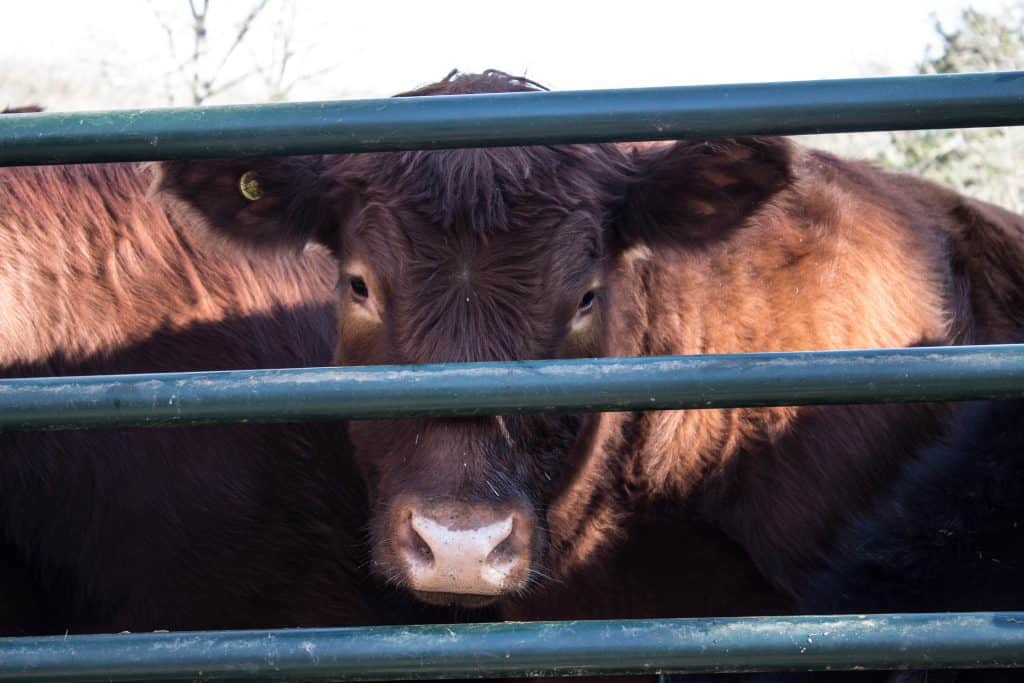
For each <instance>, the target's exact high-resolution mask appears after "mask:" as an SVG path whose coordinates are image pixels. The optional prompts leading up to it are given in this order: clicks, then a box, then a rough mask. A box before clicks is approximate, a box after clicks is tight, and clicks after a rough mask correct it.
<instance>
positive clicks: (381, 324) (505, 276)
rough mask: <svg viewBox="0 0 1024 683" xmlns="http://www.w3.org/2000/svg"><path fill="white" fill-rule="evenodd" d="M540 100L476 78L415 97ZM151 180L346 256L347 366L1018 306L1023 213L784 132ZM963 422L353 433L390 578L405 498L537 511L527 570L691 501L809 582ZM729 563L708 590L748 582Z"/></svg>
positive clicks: (774, 421)
mask: <svg viewBox="0 0 1024 683" xmlns="http://www.w3.org/2000/svg"><path fill="white" fill-rule="evenodd" d="M531 88H532V86H531V85H530V84H529V83H524V82H523V81H521V80H515V81H510V80H509V78H508V77H506V76H504V75H502V74H485V75H482V76H461V77H460V76H455V77H450V78H449V79H446V80H445V81H443V82H441V83H439V84H435V85H433V86H428V87H426V88H424V89H421V90H420V91H417V92H413V93H411V94H412V95H417V94H419V95H422V94H432V95H433V94H445V93H450V94H460V93H468V92H495V91H498V90H501V89H505V90H528V89H531ZM296 166H299V167H301V169H302V170H301V172H298V173H296V172H295V171H294V169H295V167H296ZM246 170H255V171H256V172H257V174H259V175H260V176H261V177H266V178H267V183H266V185H267V187H268V190H269V191H268V196H267V197H266V198H265V199H261V200H259V201H257V202H251V203H250V202H247V201H246V200H245V199H244V198H242V197H241V195H240V194H239V193H238V192H237V191H232V190H231V189H230V188H232V187H233V185H234V184H237V181H238V178H239V177H240V176H241V174H242V173H243V172H245V171H246ZM159 187H160V189H161V190H162V191H163V192H164V193H165V194H167V195H169V196H173V197H175V198H176V199H177V200H178V201H182V202H184V203H185V204H187V205H188V206H189V207H190V210H192V211H195V212H197V214H198V215H201V216H202V217H203V218H205V219H206V221H207V223H208V225H209V227H210V228H211V229H212V230H214V231H216V232H218V233H220V234H225V235H229V236H232V237H234V238H236V239H238V240H240V241H243V242H249V243H257V244H261V245H264V246H265V245H267V244H271V243H274V244H280V243H289V244H293V245H302V244H304V243H305V242H306V241H307V240H310V239H312V240H314V241H319V242H321V243H323V244H325V245H326V246H328V247H329V248H330V249H331V250H332V252H333V253H334V254H335V256H336V257H337V258H338V261H339V264H340V267H341V274H342V275H341V280H340V282H339V295H340V308H339V311H340V315H339V319H340V323H339V324H340V342H339V347H338V350H337V353H336V361H337V362H339V363H343V364H366V363H415V362H445V361H468V360H525V359H534V358H552V357H560V356H569V355H580V356H585V355H595V356H597V355H601V356H637V355H657V354H703V353H727V352H755V351H789V350H809V349H840V348H868V347H905V346H913V345H921V344H960V343H965V342H989V341H996V340H999V339H1001V338H1002V337H1003V335H1004V334H1005V333H1007V331H1010V330H1013V329H1016V328H1017V326H1018V325H1019V324H1020V322H1021V320H1020V318H1021V317H1022V315H1021V311H1022V308H1021V306H1020V304H1021V303H1022V301H1021V296H1022V294H1024V280H1022V273H1024V267H1022V266H1021V265H1020V264H1021V263H1024V260H1022V256H1024V249H1022V239H1024V221H1022V220H1021V218H1020V217H1018V216H1014V215H1012V214H1009V213H1007V212H1004V211H1001V210H999V209H997V208H995V207H992V206H989V205H986V204H983V203H981V202H976V201H973V200H970V199H967V198H964V197H961V196H959V195H957V194H955V193H953V192H951V191H949V190H946V189H944V188H941V187H938V186H935V185H933V184H930V183H926V182H924V181H920V180H916V179H912V178H908V177H905V176H901V175H895V174H890V173H885V172H883V171H880V170H878V169H875V168H873V167H871V166H869V165H866V164H861V163H857V162H849V161H844V160H840V159H837V158H835V157H833V156H830V155H828V154H825V153H821V152H815V151H812V150H808V149H804V148H802V147H799V146H798V145H796V144H794V143H792V142H790V141H787V140H785V139H779V138H737V139H724V140H716V141H682V142H678V143H674V144H667V145H651V146H642V145H641V146H635V147H633V148H631V147H629V146H613V145H572V146H560V147H531V148H499V149H485V150H453V151H433V152H403V153H387V154H377V155H347V156H338V157H326V158H325V157H318V158H316V159H308V160H300V159H292V160H288V161H287V162H281V161H275V160H272V159H256V160H224V161H217V162H204V161H197V162H169V163H166V164H164V165H163V176H162V180H161V182H160V185H159ZM279 207H285V209H286V210H285V211H281V210H279ZM297 216H298V217H302V218H303V220H296V217H297ZM363 284H365V286H366V289H367V290H368V292H369V296H364V295H361V294H359V293H358V292H359V291H360V290H361V289H362V286H363ZM590 297H593V298H592V301H593V303H592V304H587V303H586V302H588V301H591V299H590ZM949 411H950V408H949V407H947V406H941V405H892V406H856V407H844V406H839V407H802V408H766V409H732V410H688V411H654V412H648V413H637V414H602V415H587V416H519V417H506V418H505V420H504V427H503V428H502V427H501V425H499V424H498V423H497V421H495V420H494V419H492V418H488V419H476V420H463V421H450V420H419V421H412V420H407V421H376V422H365V423H356V424H353V425H352V428H351V434H352V438H353V440H354V442H355V444H356V446H357V452H358V453H357V455H358V460H359V462H360V464H361V466H362V471H363V473H364V476H365V477H366V479H367V482H368V485H369V488H370V495H371V501H372V503H373V505H374V508H373V523H372V526H371V529H372V532H373V540H374V553H375V560H376V563H377V568H378V571H379V572H381V573H382V574H384V575H386V576H388V577H389V578H390V579H391V580H393V581H394V582H395V583H396V584H398V585H402V583H403V575H402V569H401V566H400V564H399V563H398V562H397V561H396V558H395V556H394V553H393V551H392V549H391V544H392V540H391V532H390V530H389V527H388V525H387V524H386V523H385V522H384V520H386V519H387V514H388V509H389V506H390V505H391V504H392V501H393V500H394V499H395V498H396V496H399V495H412V494H415V495H418V496H421V497H423V498H424V499H431V498H456V499H460V500H472V501H477V502H478V503H480V504H486V501H488V500H491V501H503V502H507V501H517V504H519V505H523V506H526V507H529V508H530V509H531V510H532V511H533V513H534V514H535V515H536V517H537V518H538V519H541V520H544V522H543V523H542V524H541V525H540V526H541V529H540V531H541V532H543V533H538V534H537V535H536V538H537V539H538V540H537V544H536V547H535V548H533V562H534V569H535V573H534V579H535V580H536V582H537V583H542V581H541V579H542V578H543V577H544V576H545V575H553V576H554V577H556V578H559V577H568V576H572V575H573V572H574V571H577V570H578V569H579V568H580V567H593V566H595V565H599V564H600V562H601V558H603V557H605V555H604V554H603V553H604V552H605V549H606V548H607V547H609V543H612V542H614V541H616V540H621V539H622V538H623V536H624V535H625V531H624V530H625V529H626V528H627V526H628V525H629V524H631V523H632V522H631V521H630V520H631V519H632V517H633V516H634V514H635V513H636V511H637V510H638V509H639V508H641V507H643V506H644V505H646V504H648V503H650V502H656V501H661V502H663V503H665V504H667V505H669V506H676V507H677V508H682V507H685V508H692V509H694V510H696V511H697V512H698V514H699V515H700V518H701V519H702V520H703V522H704V523H706V524H707V525H708V528H710V529H713V530H715V533H721V534H723V535H724V536H725V537H727V538H729V539H731V540H732V541H733V542H735V544H736V548H738V549H740V554H741V555H742V554H743V553H746V554H748V555H749V558H750V560H752V561H753V563H754V565H755V566H756V567H757V568H758V569H759V570H760V572H761V573H762V575H763V576H764V577H765V578H766V579H767V580H768V582H769V583H770V584H771V586H773V587H774V589H775V590H781V591H784V592H786V593H789V594H792V593H793V592H796V591H798V590H799V587H800V585H801V583H802V581H803V580H804V578H805V577H806V575H807V573H808V572H809V571H811V570H813V569H814V568H815V567H817V566H818V565H819V563H820V561H821V558H822V556H823V554H825V553H826V552H827V551H828V548H829V544H830V543H831V542H832V537H833V534H834V530H835V529H836V528H837V526H838V525H839V524H841V523H842V522H843V520H844V519H845V518H847V517H848V516H849V515H850V514H851V513H853V512H855V511H857V510H860V509H862V508H863V507H864V506H865V505H866V504H867V502H868V501H869V499H870V498H871V497H872V495H873V494H874V492H876V491H877V490H879V488H880V487H881V486H882V485H883V484H884V483H885V482H886V481H887V480H888V479H889V478H890V477H891V476H892V473H893V471H894V469H895V468H896V466H897V465H898V464H899V463H900V462H901V461H902V460H903V459H905V458H907V457H908V455H909V454H910V453H911V452H913V451H914V449H915V448H917V447H918V446H920V445H921V444H925V443H928V442H930V441H931V440H932V439H934V438H935V437H936V436H937V435H938V434H939V433H941V431H942V430H943V426H944V424H945V423H946V421H947V417H948V413H949ZM690 540H691V539H687V542H689V541H690ZM692 542H693V543H695V544H699V545H703V544H705V543H707V541H706V540H705V539H702V538H701V534H694V536H693V538H692ZM721 542H722V543H724V541H721ZM722 547H724V546H722ZM680 561H682V560H680ZM726 564H728V563H726ZM726 564H723V565H722V567H723V572H724V573H716V572H715V571H713V570H712V569H708V571H707V578H706V581H707V582H708V584H709V585H719V586H721V585H723V584H727V583H728V581H729V580H730V576H732V574H730V573H729V572H732V571H737V572H741V571H742V570H741V569H726V568H725V567H726ZM734 567H742V558H740V559H739V560H737V563H735V564H734ZM693 590H695V591H697V592H700V591H702V590H704V586H703V585H694V586H693ZM721 608H722V609H723V610H726V611H728V610H729V609H735V608H736V605H732V606H731V607H729V606H726V605H722V606H721Z"/></svg>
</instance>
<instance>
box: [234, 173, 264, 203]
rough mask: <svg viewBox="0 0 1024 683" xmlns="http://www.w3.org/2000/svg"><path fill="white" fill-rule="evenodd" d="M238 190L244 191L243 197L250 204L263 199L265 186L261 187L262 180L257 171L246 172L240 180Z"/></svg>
mask: <svg viewBox="0 0 1024 683" xmlns="http://www.w3.org/2000/svg"><path fill="white" fill-rule="evenodd" d="M238 189H239V190H241V191H242V196H243V197H245V198H246V199H248V200H249V201H250V202H254V201H256V200H257V199H262V198H263V186H262V185H260V179H259V177H257V176H256V172H255V171H246V172H245V173H243V174H242V177H241V178H240V179H239V180H238Z"/></svg>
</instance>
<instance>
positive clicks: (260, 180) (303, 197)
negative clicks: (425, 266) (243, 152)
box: [150, 156, 344, 248]
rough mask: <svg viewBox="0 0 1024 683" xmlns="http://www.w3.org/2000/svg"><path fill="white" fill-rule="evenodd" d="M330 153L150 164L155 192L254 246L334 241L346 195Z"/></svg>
mask: <svg viewBox="0 0 1024 683" xmlns="http://www.w3.org/2000/svg"><path fill="white" fill-rule="evenodd" d="M330 159H331V158H330V157H325V156H303V157H267V158H249V159H209V160H196V161H164V162H159V163H156V164H152V165H151V166H150V168H151V169H152V170H153V171H154V181H153V185H152V188H151V194H152V195H155V196H157V197H158V198H160V199H161V200H162V201H165V202H168V203H170V204H172V205H174V206H175V207H176V208H178V209H183V210H184V211H185V212H186V213H187V214H189V216H190V218H192V219H193V222H197V223H199V224H200V225H204V226H206V227H207V228H209V229H210V230H211V231H212V232H214V233H215V234H218V235H222V236H225V237H228V238H230V239H231V240H233V241H235V242H237V243H240V244H243V245H246V246H252V247H257V248H258V247H265V248H266V247H293V248H301V247H303V246H304V245H305V244H306V243H308V242H309V241H316V242H320V243H322V244H325V245H326V246H328V247H332V248H334V247H335V246H336V245H334V244H333V240H334V239H335V232H336V229H337V227H336V226H337V224H338V211H339V210H340V206H339V204H340V203H343V202H344V199H343V198H342V197H340V194H341V190H340V187H339V183H338V182H337V181H336V180H335V179H334V178H333V177H332V175H331V174H330V172H329V171H330V168H329V165H330Z"/></svg>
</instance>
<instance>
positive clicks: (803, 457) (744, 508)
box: [613, 198, 951, 589]
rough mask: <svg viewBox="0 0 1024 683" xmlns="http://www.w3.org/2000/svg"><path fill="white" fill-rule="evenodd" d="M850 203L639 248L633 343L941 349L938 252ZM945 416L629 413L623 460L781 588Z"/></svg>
mask: <svg viewBox="0 0 1024 683" xmlns="http://www.w3.org/2000/svg"><path fill="white" fill-rule="evenodd" d="M846 200H848V201H852V200H849V198H846ZM837 201H839V200H837ZM853 208H854V209H856V210H850V207H847V210H846V211H844V212H840V211H837V212H836V214H835V215H834V216H832V217H831V218H832V220H831V222H829V223H827V224H824V225H819V224H817V223H813V222H810V223H809V222H807V217H806V216H801V217H800V218H799V219H795V218H791V217H787V216H785V215H784V213H782V212H781V211H775V210H772V211H769V212H766V214H765V217H764V218H762V219H761V220H758V221H754V222H753V223H752V224H751V225H750V226H749V227H747V228H744V229H743V230H739V231H737V232H736V233H734V235H733V236H732V237H731V238H730V239H729V241H728V242H726V243H722V244H718V245H710V246H707V247H706V248H703V249H679V250H677V251H673V250H671V249H667V250H660V251H659V252H658V253H657V254H656V255H652V256H651V257H650V258H649V260H648V262H647V264H646V265H647V269H646V272H645V273H644V274H643V287H642V289H643V290H644V291H645V293H646V302H645V307H646V311H645V313H646V318H647V320H646V325H645V326H644V330H645V333H644V335H643V337H642V339H640V340H633V341H634V343H637V341H639V344H640V345H639V346H637V347H635V348H636V350H637V351H639V352H640V353H642V354H645V355H661V354H709V353H750V352H765V351H795V350H814V349H842V348H878V347H905V346H913V345H920V344H934V343H948V342H949V340H950V337H951V334H950V332H949V329H950V324H949V322H950V314H949V311H950V310H951V304H950V301H949V297H950V294H949V291H948V290H949V287H948V277H947V273H946V272H945V270H944V268H945V266H944V265H943V264H944V262H943V260H942V251H941V248H938V247H936V244H935V243H934V242H930V241H929V239H928V235H927V234H925V231H924V230H923V229H921V230H919V229H917V228H915V227H913V226H907V225H905V224H902V223H900V222H899V221H897V220H896V219H894V218H893V217H891V216H889V215H886V214H883V213H881V212H879V211H878V210H877V209H873V208H871V207H870V206H862V207H853ZM858 211H859V213H858ZM842 216H857V217H858V218H859V222H857V223H848V222H844V220H843V219H842ZM613 355H629V354H627V353H616V354H613ZM942 410H944V409H942V408H935V407H921V406H906V405H903V406H868V407H834V408H819V407H805V408H787V407H782V408H764V409H731V410H690V411H664V412H652V413H647V414H645V415H644V416H643V418H642V419H643V425H642V428H641V429H640V432H642V433H643V434H644V436H645V438H644V440H643V443H642V444H637V448H638V452H637V454H636V460H635V461H634V462H633V463H630V464H629V467H630V468H631V469H633V470H637V469H639V470H640V471H641V473H642V476H643V478H644V480H645V482H646V484H647V486H648V495H651V496H655V497H662V496H667V497H671V498H674V499H676V500H679V501H681V502H687V503H689V502H693V501H694V500H697V501H699V505H700V507H701V509H702V510H703V511H704V513H705V514H706V515H707V516H708V517H709V518H710V519H712V520H713V521H714V522H715V523H716V524H718V525H719V526H720V528H722V529H723V531H725V532H726V533H728V534H729V535H730V536H732V537H734V538H735V539H736V540H738V541H739V542H740V544H741V545H743V546H744V547H745V548H746V549H747V551H748V552H750V554H751V557H752V558H753V560H754V562H755V563H756V564H757V565H758V566H759V567H761V569H762V571H764V572H765V573H766V575H767V576H769V578H771V579H772V580H773V581H775V582H776V584H777V585H779V586H781V587H784V588H787V589H789V588H792V587H793V585H794V584H795V583H796V582H798V581H799V580H800V577H801V576H802V575H803V573H804V572H805V571H806V570H807V569H808V568H810V567H811V566H813V565H814V563H815V562H816V560H817V559H818V557H819V556H820V555H821V553H822V552H824V550H825V548H826V547H827V543H828V542H829V539H830V538H831V535H832V532H833V531H834V528H835V527H836V525H837V522H839V521H840V519H841V518H842V517H844V516H845V515H847V514H849V513H850V512H852V511H855V510H858V509H860V508H862V507H863V505H864V504H865V503H866V502H867V500H868V496H869V493H870V492H872V491H877V490H878V489H879V488H881V486H882V483H883V480H884V479H885V478H886V477H888V476H891V473H892V470H893V467H894V466H895V465H896V464H897V463H898V462H900V461H901V460H902V459H904V458H905V457H907V455H908V454H910V453H912V452H913V451H914V450H915V449H916V448H917V447H919V446H920V445H921V443H922V442H927V441H928V439H929V437H932V436H934V435H935V434H936V433H937V432H938V431H939V429H940V425H941V423H942V420H941V419H940V418H941V416H940V414H939V413H940V412H941V411H942Z"/></svg>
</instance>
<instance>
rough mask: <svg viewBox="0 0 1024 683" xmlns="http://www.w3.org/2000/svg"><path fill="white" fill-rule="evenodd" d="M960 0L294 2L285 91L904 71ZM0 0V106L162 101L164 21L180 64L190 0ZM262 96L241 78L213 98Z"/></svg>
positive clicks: (982, 4)
mask: <svg viewBox="0 0 1024 683" xmlns="http://www.w3.org/2000/svg"><path fill="white" fill-rule="evenodd" d="M282 2H283V0H270V3H271V6H272V7H273V8H276V9H274V10H272V11H268V12H267V13H265V14H264V15H262V16H261V18H260V21H262V24H261V25H256V24H255V23H254V30H253V33H252V35H251V36H250V37H249V39H247V41H246V43H245V45H244V48H242V49H239V50H237V51H236V52H235V53H234V54H233V56H232V58H231V61H230V62H229V64H228V65H227V66H226V67H225V70H224V71H223V72H222V76H224V77H225V78H227V77H229V76H230V75H231V74H241V73H243V72H245V71H247V70H248V69H249V68H250V67H254V66H258V65H260V64H262V63H263V62H265V61H268V60H270V59H271V58H272V56H273V55H272V52H273V50H274V46H273V44H272V42H273V41H272V40H271V24H272V17H273V16H276V15H273V13H272V12H273V11H278V12H279V11H280V10H281V8H282V7H283V5H282V4H281V3H282ZM275 3H277V4H276V5H275ZM211 4H212V7H211V9H210V35H211V47H214V46H216V45H221V46H222V47H223V46H226V45H227V43H228V42H229V41H228V40H227V38H228V37H230V36H231V35H233V32H234V30H235V27H236V26H237V25H238V23H239V21H240V19H241V17H242V16H243V15H244V14H245V11H246V10H247V8H248V7H250V6H251V4H252V0H211ZM969 4H970V5H973V6H975V7H977V8H979V9H983V10H987V11H991V10H995V9H998V8H999V7H1001V6H1003V5H1004V0H975V2H965V1H962V0H933V1H931V2H925V1H923V0H858V1H857V2H833V1H829V0H817V1H812V2H805V1H800V0H772V1H771V2H763V1H761V2H750V1H738V0H701V1H700V2H694V1H691V0H675V1H664V2H652V1H649V0H629V1H628V2H627V1H624V0H620V1H618V2H602V1H600V0H590V1H587V2H577V1H561V2H559V1H557V0H545V1H540V0H517V2H514V3H508V2H506V3H488V2H484V1H483V0H476V1H472V2H471V1H462V0H450V1H444V0H430V1H425V2H393V1H387V0H378V1H373V2H367V1H366V0H362V1H360V2H348V1H345V0H341V1H336V2H328V1H318V0H297V3H296V5H295V7H296V10H295V19H294V30H293V32H292V33H293V36H294V44H295V46H296V47H297V48H298V49H297V50H296V52H297V54H296V57H295V58H294V59H293V60H292V63H291V64H290V65H289V69H291V73H293V74H294V75H296V76H302V75H309V74H313V73H316V72H318V71H320V70H321V69H324V68H327V67H330V71H329V72H327V73H325V74H323V75H320V76H319V77H316V78H311V79H310V80H308V81H305V82H302V83H300V84H299V85H297V86H295V88H294V89H293V90H292V92H291V93H290V99H303V100H316V99H335V98H342V97H374V96H386V95H390V94H393V93H394V92H398V91H401V90H407V89H410V88H412V87H415V86H418V85H422V84H424V83H428V82H431V81H435V80H437V79H439V78H440V77H442V76H444V75H445V74H446V73H447V72H448V71H449V70H450V69H452V68H459V69H462V70H467V71H474V70H482V69H485V68H498V69H501V70H504V71H508V72H513V73H519V74H522V73H525V74H526V75H528V76H530V77H531V78H533V79H535V80H538V81H540V82H541V83H544V84H545V85H548V86H549V87H552V88H555V89H576V88H605V87H631V86H657V85H687V84H697V83H735V82H754V81H781V80H798V79H816V78H842V77H852V76H861V75H877V74H880V73H895V74H901V73H911V72H913V69H914V65H915V63H916V62H917V61H919V60H920V59H921V58H922V57H923V55H924V54H925V51H926V49H927V48H928V44H929V42H930V41H932V40H933V39H934V32H933V30H932V18H931V16H932V14H933V13H934V14H937V15H938V16H939V17H940V18H942V19H944V20H945V21H947V22H951V21H953V20H955V17H956V16H957V15H958V13H959V11H960V9H961V8H962V7H964V6H967V5H969ZM0 6H3V10H4V11H3V16H4V21H3V22H2V23H0V105H3V104H5V103H7V104H16V103H15V102H10V99H11V97H15V96H16V97H22V98H23V97H27V96H30V95H26V94H24V92H23V91H25V89H26V88H27V89H28V90H27V91H26V92H30V93H34V94H39V95H40V96H41V97H43V98H46V97H50V99H51V100H52V101H51V102H47V103H45V104H47V105H48V106H50V107H53V106H54V103H56V105H57V106H58V107H60V108H116V107H118V106H161V105H166V104H168V103H171V99H170V95H169V94H168V93H169V92H170V91H169V88H170V87H171V86H168V85H166V84H167V83H168V82H170V80H172V78H173V76H170V75H168V74H171V73H172V72H173V71H174V65H175V63H176V61H175V59H174V58H172V56H171V49H170V44H169V41H168V34H167V33H166V31H165V30H164V29H163V28H162V26H161V21H163V22H164V23H166V24H168V25H170V26H172V28H173V29H174V31H176V32H177V36H178V37H177V39H176V44H175V47H176V49H177V51H178V53H179V54H178V58H177V61H178V62H180V61H182V60H183V59H185V58H186V56H187V52H188V49H189V47H190V46H189V44H188V40H187V39H188V19H189V14H188V3H187V0H150V1H149V2H144V1H143V0H90V1H89V2H70V1H68V0H59V1H58V0H32V1H31V2H24V1H18V2H15V0H0ZM214 36H216V37H218V38H219V39H223V40H222V41H221V42H219V43H218V42H217V41H214V39H213V37H214ZM58 81H59V87H58V86H57V85H56V83H57V82H58ZM26 82H27V83H29V85H26ZM32 84H34V85H32ZM19 88H20V89H21V90H19ZM32 88H35V90H32ZM47 88H50V90H51V91H52V93H50V94H49V95H48V93H47V92H46V90H47ZM58 90H60V92H59V93H57V91H58ZM165 91H167V92H165ZM265 96H266V95H265V90H264V89H261V86H260V83H259V82H258V79H257V80H252V79H250V80H249V81H248V82H245V83H244V84H243V86H241V87H239V88H235V89H233V90H231V91H229V92H226V93H225V94H224V95H223V96H222V97H220V98H219V99H216V100H213V101H215V102H236V101H259V100H260V99H261V98H264V97H265ZM174 103H176V104H182V103H185V102H182V101H177V100H176V101H175V102H174Z"/></svg>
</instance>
